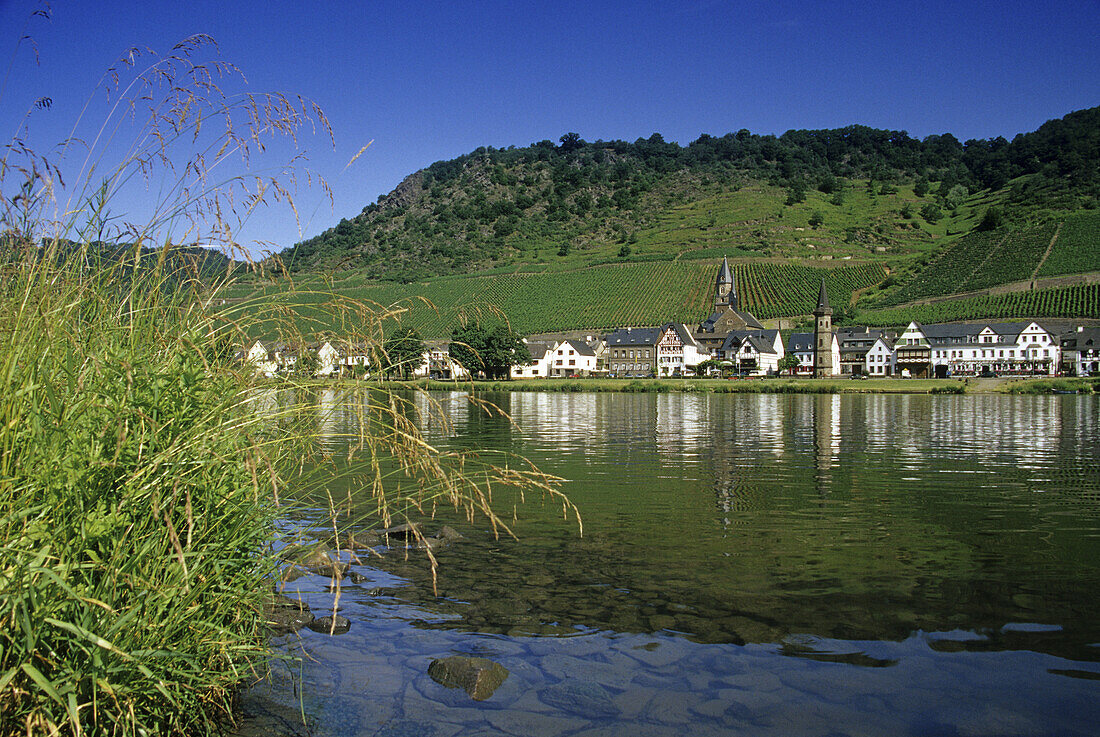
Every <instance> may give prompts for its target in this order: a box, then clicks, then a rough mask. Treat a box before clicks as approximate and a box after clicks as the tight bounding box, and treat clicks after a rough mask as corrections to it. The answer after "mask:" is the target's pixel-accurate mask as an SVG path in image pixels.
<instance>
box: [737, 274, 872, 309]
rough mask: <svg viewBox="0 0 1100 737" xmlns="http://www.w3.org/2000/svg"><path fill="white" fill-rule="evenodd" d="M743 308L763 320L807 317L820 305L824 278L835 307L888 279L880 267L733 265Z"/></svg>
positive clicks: (848, 301) (830, 299)
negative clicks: (853, 294) (861, 290)
mask: <svg viewBox="0 0 1100 737" xmlns="http://www.w3.org/2000/svg"><path fill="white" fill-rule="evenodd" d="M734 278H735V279H736V281H737V289H738V294H740V295H741V306H742V308H743V309H746V310H748V311H749V312H751V313H752V314H754V315H755V316H756V317H757V318H759V319H761V320H768V319H771V318H773V317H786V316H789V315H808V314H810V313H812V312H813V311H814V307H815V306H816V305H817V295H818V290H819V289H820V287H821V280H822V278H824V279H825V287H826V289H828V292H829V301H830V303H831V304H832V305H834V306H838V305H847V304H849V303H850V302H851V298H852V292H854V291H855V290H857V289H862V288H864V287H868V286H871V285H872V284H878V283H879V282H881V281H882V280H883V279H885V278H886V272H885V270H884V269H883V268H882V266H881V265H880V264H862V265H859V266H847V267H844V268H839V269H817V268H813V267H808V266H794V265H791V264H773V263H739V264H736V265H735V266H734Z"/></svg>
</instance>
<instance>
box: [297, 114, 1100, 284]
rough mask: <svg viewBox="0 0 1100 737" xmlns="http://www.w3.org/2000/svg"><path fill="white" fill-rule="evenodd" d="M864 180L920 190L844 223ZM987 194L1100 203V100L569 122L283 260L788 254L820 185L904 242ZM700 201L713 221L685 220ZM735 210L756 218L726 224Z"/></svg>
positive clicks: (1029, 212) (867, 233)
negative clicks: (1010, 121) (1010, 116)
mask: <svg viewBox="0 0 1100 737" xmlns="http://www.w3.org/2000/svg"><path fill="white" fill-rule="evenodd" d="M857 180H858V185H857V183H856V182H857ZM857 186H858V188H859V189H860V192H861V193H862V192H863V191H866V192H867V193H869V194H871V195H880V194H881V195H887V196H889V195H895V194H897V193H898V191H899V188H901V189H902V190H903V193H904V194H905V195H906V196H907V197H908V199H907V200H906V202H901V201H899V202H898V205H897V207H896V208H894V209H893V210H889V211H886V210H883V208H879V209H875V208H874V207H864V206H862V205H861V206H860V207H859V208H856V209H854V210H853V208H852V206H851V201H849V203H848V207H847V208H846V210H844V218H843V221H842V222H841V219H840V214H841V210H842V209H843V208H844V205H845V197H846V193H851V192H852V191H853V190H854V188H855V187H857ZM979 191H990V192H994V193H996V194H997V196H996V197H994V198H992V199H991V200H989V201H991V202H994V203H996V206H997V212H996V215H997V218H998V224H999V223H1000V222H1002V221H1003V222H1005V223H1012V222H1014V221H1020V222H1024V221H1026V222H1036V221H1042V220H1044V219H1046V218H1050V217H1054V216H1056V215H1058V214H1064V213H1066V212H1071V211H1074V210H1077V209H1080V208H1089V207H1092V208H1095V207H1096V203H1097V199H1098V198H1100V107H1097V108H1091V109H1088V110H1081V111H1077V112H1074V113H1070V114H1069V115H1066V116H1065V117H1064V118H1061V119H1058V120H1052V121H1049V122H1047V123H1045V124H1044V125H1042V126H1041V127H1040V128H1039V129H1038V130H1036V131H1034V132H1031V133H1023V134H1020V135H1017V136H1016V137H1015V138H1013V140H1012V141H1008V140H1005V139H1004V138H1000V137H998V138H994V139H988V140H969V141H965V142H960V141H959V140H958V139H956V138H955V137H954V136H952V135H951V134H943V135H934V136H928V137H927V138H924V139H916V138H913V137H911V136H909V135H908V134H907V133H905V132H904V131H888V130H876V129H873V128H868V127H865V126H858V125H855V126H849V127H847V128H840V129H835V130H796V131H788V132H787V133H784V134H783V135H781V136H772V135H757V134H753V133H750V132H749V131H747V130H741V131H738V132H736V133H729V134H726V135H723V136H720V137H715V136H710V135H703V136H700V137H699V138H698V139H697V140H695V141H693V142H692V143H691V144H690V145H688V146H681V145H679V144H677V143H672V142H667V141H665V140H664V139H663V138H662V136H661V135H660V134H653V135H652V136H650V137H649V138H647V139H641V138H640V139H638V140H637V141H635V142H633V143H628V142H625V141H593V142H588V141H585V140H583V139H582V138H581V137H580V136H579V135H577V134H575V133H568V134H566V135H564V136H562V137H561V138H560V139H559V141H558V142H557V143H555V142H553V141H550V140H545V141H540V142H538V143H535V144H532V145H530V146H525V147H522V148H516V147H508V148H506V149H494V148H479V149H477V150H476V151H474V152H472V153H470V154H467V155H464V156H460V157H458V158H456V159H453V160H450V161H441V162H436V163H434V164H432V165H431V166H429V167H428V168H426V169H423V170H420V171H418V172H416V173H414V174H412V175H410V176H409V177H408V178H406V179H405V180H404V181H403V182H402V183H401V184H400V185H399V186H398V187H397V188H395V189H394V190H393V192H391V193H389V194H388V195H383V196H381V197H379V199H378V202H376V203H373V204H370V205H368V206H366V207H365V208H363V211H362V212H361V213H360V214H358V215H356V216H355V217H352V218H350V219H345V220H341V221H340V223H339V224H338V225H336V226H335V227H334V228H331V229H329V230H327V231H325V232H324V233H322V234H321V235H319V236H316V237H314V238H311V239H309V240H306V241H303V242H301V243H299V244H296V245H295V246H293V247H291V248H287V249H285V250H284V251H283V252H282V253H281V254H279V257H280V259H281V261H282V262H283V264H285V265H286V267H287V268H289V269H290V270H292V271H310V270H315V269H321V268H323V269H325V270H326V271H328V270H341V269H356V270H361V273H362V274H363V275H364V276H366V277H372V278H380V279H391V280H400V281H410V280H413V279H420V278H425V277H428V276H432V275H439V274H449V273H469V272H474V271H479V270H485V269H489V268H493V267H497V268H500V267H511V266H516V267H520V266H522V265H523V264H535V263H542V264H547V262H553V261H555V260H558V261H567V262H568V264H569V265H579V262H578V259H582V260H583V263H600V262H607V261H612V260H646V258H649V257H652V258H658V257H659V258H672V257H673V255H670V254H671V253H672V251H674V250H675V251H676V253H677V254H679V253H683V252H690V251H692V250H693V249H701V250H703V251H705V250H706V249H707V248H710V249H711V250H714V249H716V248H717V249H718V250H717V251H716V252H719V251H723V250H727V251H728V250H730V249H731V248H741V249H745V250H746V251H748V252H749V253H745V254H742V255H754V256H778V257H789V256H791V255H792V254H791V253H788V252H785V251H784V250H783V249H782V248H780V246H781V243H780V241H782V240H783V239H782V237H781V236H780V237H778V238H777V236H776V230H775V229H774V228H773V229H771V230H769V229H768V225H767V224H768V223H769V222H773V223H775V222H779V221H781V220H782V217H781V213H782V212H783V208H784V207H792V206H796V205H798V204H799V203H803V202H805V201H806V198H807V194H808V193H809V194H810V195H811V203H814V202H821V203H823V204H825V203H827V204H829V205H831V206H833V207H834V208H835V211H836V213H837V215H836V217H834V216H833V213H832V211H830V210H823V211H822V212H818V211H814V212H813V213H812V215H810V216H809V218H808V223H807V222H806V221H805V220H804V221H803V222H804V223H805V224H808V225H809V226H810V227H813V228H815V229H816V228H818V227H819V226H821V225H822V224H823V221H825V222H824V224H825V226H826V231H827V232H828V234H829V235H830V237H833V238H834V240H835V241H836V242H838V243H839V242H845V243H859V242H862V243H863V244H864V245H867V244H870V245H875V244H878V245H881V246H883V247H884V248H885V247H890V248H892V249H894V250H900V249H904V248H905V247H906V245H907V244H911V243H916V242H918V241H919V236H921V235H927V236H928V237H929V238H933V237H936V236H938V235H943V234H944V231H942V230H941V232H938V233H937V232H934V230H935V228H934V227H931V226H934V225H935V223H936V222H937V221H938V220H939V219H941V218H944V217H948V218H949V217H951V216H952V215H953V214H954V213H955V212H956V209H957V208H959V206H960V205H961V204H962V203H963V202H964V201H965V200H966V198H967V197H969V196H970V195H973V194H974V193H977V192H979ZM693 208H694V209H693ZM918 212H919V213H920V215H921V219H920V220H919V221H918V220H917V218H916V217H915V216H916V214H917V213H918ZM685 213H686V214H685ZM692 213H694V214H695V215H699V216H700V217H701V218H702V222H701V223H699V222H693V223H689V222H688V221H689V220H690V217H689V216H690V215H691V214H692ZM888 215H889V216H888ZM815 219H816V222H815ZM861 219H862V220H861ZM723 220H725V221H738V222H740V223H743V224H745V225H746V226H747V227H746V228H744V229H742V230H740V231H738V230H734V229H730V230H728V231H725V232H722V222H721V221H723ZM830 221H831V222H830ZM688 224H690V225H691V226H692V227H696V226H698V227H699V229H700V231H701V232H704V233H705V232H707V230H708V229H709V230H711V231H714V230H715V229H717V231H718V232H712V235H713V236H714V237H711V238H696V239H694V240H693V239H691V238H687V237H684V238H681V239H680V242H677V243H675V244H673V245H674V247H672V246H669V247H667V248H665V249H664V250H661V249H656V250H654V249H647V248H646V246H647V243H656V242H658V241H660V242H661V243H663V244H664V245H666V246H667V245H669V243H670V241H669V237H668V236H667V234H668V233H669V232H673V231H675V230H677V229H683V228H685V226H686V225H688ZM752 226H759V227H757V228H756V229H755V230H754V229H753V227H752ZM830 226H831V227H832V229H831V230H829V227H830ZM972 226H973V223H970V224H969V225H968V226H967V227H972ZM786 227H787V228H788V229H791V227H790V225H789V223H788V224H787V226H786ZM910 229H911V230H912V231H916V232H910ZM922 229H924V230H923V231H922ZM797 230H802V228H797ZM657 231H661V233H663V235H656V233H657ZM647 239H648V240H647ZM658 251H660V253H658ZM818 253H822V251H818ZM698 255H701V256H704V255H711V254H709V253H700V254H698ZM837 255H838V257H840V255H841V252H838V254H837ZM552 265H553V264H548V266H552Z"/></svg>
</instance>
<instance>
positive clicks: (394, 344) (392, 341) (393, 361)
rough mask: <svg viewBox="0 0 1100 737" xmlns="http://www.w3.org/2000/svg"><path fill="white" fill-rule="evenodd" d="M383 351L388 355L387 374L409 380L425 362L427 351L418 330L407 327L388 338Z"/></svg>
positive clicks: (383, 344) (383, 345)
mask: <svg viewBox="0 0 1100 737" xmlns="http://www.w3.org/2000/svg"><path fill="white" fill-rule="evenodd" d="M382 350H383V351H384V352H385V354H386V358H385V360H386V368H385V371H386V373H387V374H388V375H394V374H396V375H399V376H401V377H402V378H403V379H408V378H409V377H410V376H411V375H412V373H413V372H414V371H415V370H416V368H417V367H418V366H419V365H420V364H421V362H422V361H423V360H424V352H425V350H426V349H425V347H424V340H423V339H422V338H421V337H420V333H419V332H418V331H417V330H416V328H410V327H405V328H399V329H398V330H396V331H395V332H393V333H392V334H390V335H389V336H387V337H386V339H385V341H383V343H382Z"/></svg>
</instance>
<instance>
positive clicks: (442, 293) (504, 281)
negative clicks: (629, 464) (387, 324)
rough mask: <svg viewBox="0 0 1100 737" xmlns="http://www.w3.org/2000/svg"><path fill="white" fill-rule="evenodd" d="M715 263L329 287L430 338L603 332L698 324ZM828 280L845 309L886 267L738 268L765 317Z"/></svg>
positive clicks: (303, 310)
mask: <svg viewBox="0 0 1100 737" xmlns="http://www.w3.org/2000/svg"><path fill="white" fill-rule="evenodd" d="M719 264H720V262H718V261H714V260H693V261H665V262H657V263H640V264H637V263H636V264H621V265H615V264H612V265H605V266H598V267H593V268H589V269H583V270H577V271H569V272H548V273H515V274H496V275H492V276H447V277H439V278H437V279H431V280H426V281H422V282H414V283H412V284H396V283H394V282H369V281H364V280H362V279H361V278H358V277H351V278H346V279H343V280H340V281H338V282H336V283H334V284H333V285H332V287H331V288H332V289H333V290H334V291H336V292H337V293H339V294H341V295H343V296H345V297H349V298H354V299H359V300H366V301H370V302H374V303H376V304H378V305H380V306H383V307H391V306H394V305H400V306H403V307H405V308H406V309H407V311H406V312H405V314H403V315H402V316H401V318H400V322H401V324H402V325H404V326H410V327H415V328H416V329H417V330H419V331H420V333H421V334H422V335H423V336H425V337H429V338H434V337H445V336H447V335H449V334H450V332H451V329H452V328H453V327H454V325H455V324H456V322H457V321H458V320H459V319H460V316H462V315H467V316H475V315H477V314H488V315H494V314H495V315H503V316H505V317H506V318H507V320H508V321H509V323H510V324H511V326H512V327H513V329H515V330H516V331H517V332H519V333H520V334H523V335H528V334H531V333H539V332H551V331H564V330H588V329H591V330H594V331H599V330H605V329H612V328H617V327H624V326H640V325H659V324H661V323H663V322H666V321H677V322H686V323H697V322H700V321H702V320H703V319H704V318H705V317H706V316H707V315H708V314H709V312H710V311H711V309H712V306H713V304H712V300H713V297H714V279H715V275H716V274H717V271H718V266H719ZM822 278H824V279H825V282H826V284H827V285H828V288H829V294H830V298H831V299H832V300H833V302H834V304H837V305H846V304H848V302H849V301H850V299H851V294H852V292H853V291H854V290H858V289H862V288H865V287H867V286H870V285H872V284H876V283H878V282H880V281H881V280H882V279H883V278H885V271H884V270H883V268H882V266H881V265H879V264H877V263H868V264H860V265H852V266H839V267H836V268H815V267H808V266H796V265H793V264H774V263H739V264H737V265H736V267H735V279H736V282H737V289H738V292H739V294H740V296H741V300H742V305H743V307H744V308H745V309H748V310H749V311H751V312H754V313H756V315H757V317H759V318H761V319H768V318H772V317H779V316H789V315H803V314H808V313H809V312H811V311H812V310H813V307H814V304H816V300H817V289H818V286H819V285H820V283H821V279H822ZM270 289H271V292H269V294H275V295H277V294H278V287H277V286H276V287H271V288H270ZM317 299H318V301H320V300H321V296H320V295H318V297H317ZM298 312H299V315H300V319H301V321H302V323H303V326H304V327H306V328H308V329H307V330H306V332H318V331H321V330H332V331H335V332H337V333H339V332H340V330H341V327H340V326H338V325H330V324H327V323H324V321H323V320H324V318H323V317H322V316H321V313H320V311H314V310H311V309H310V308H309V306H308V305H305V306H301V307H299V308H298Z"/></svg>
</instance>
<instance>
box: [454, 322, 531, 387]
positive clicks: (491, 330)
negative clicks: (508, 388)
mask: <svg viewBox="0 0 1100 737" xmlns="http://www.w3.org/2000/svg"><path fill="white" fill-rule="evenodd" d="M448 353H449V354H450V356H451V358H453V359H454V360H456V361H458V362H459V363H460V364H462V366H463V368H465V369H466V370H467V371H469V372H470V374H471V375H472V376H476V375H478V374H484V375H485V376H486V378H489V379H502V378H503V379H506V378H508V376H509V374H510V369H511V368H512V366H515V365H518V364H524V363H528V362H530V360H531V354H530V353H529V352H528V350H527V346H525V345H524V344H523V341H522V340H520V338H519V336H518V335H516V334H515V333H513V332H512V331H511V330H510V329H509V328H508V327H507V326H506V325H502V324H496V325H490V326H483V325H481V324H480V323H476V322H468V323H466V324H465V325H459V326H457V327H455V329H454V330H453V331H451V346H450V348H449V349H448Z"/></svg>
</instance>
